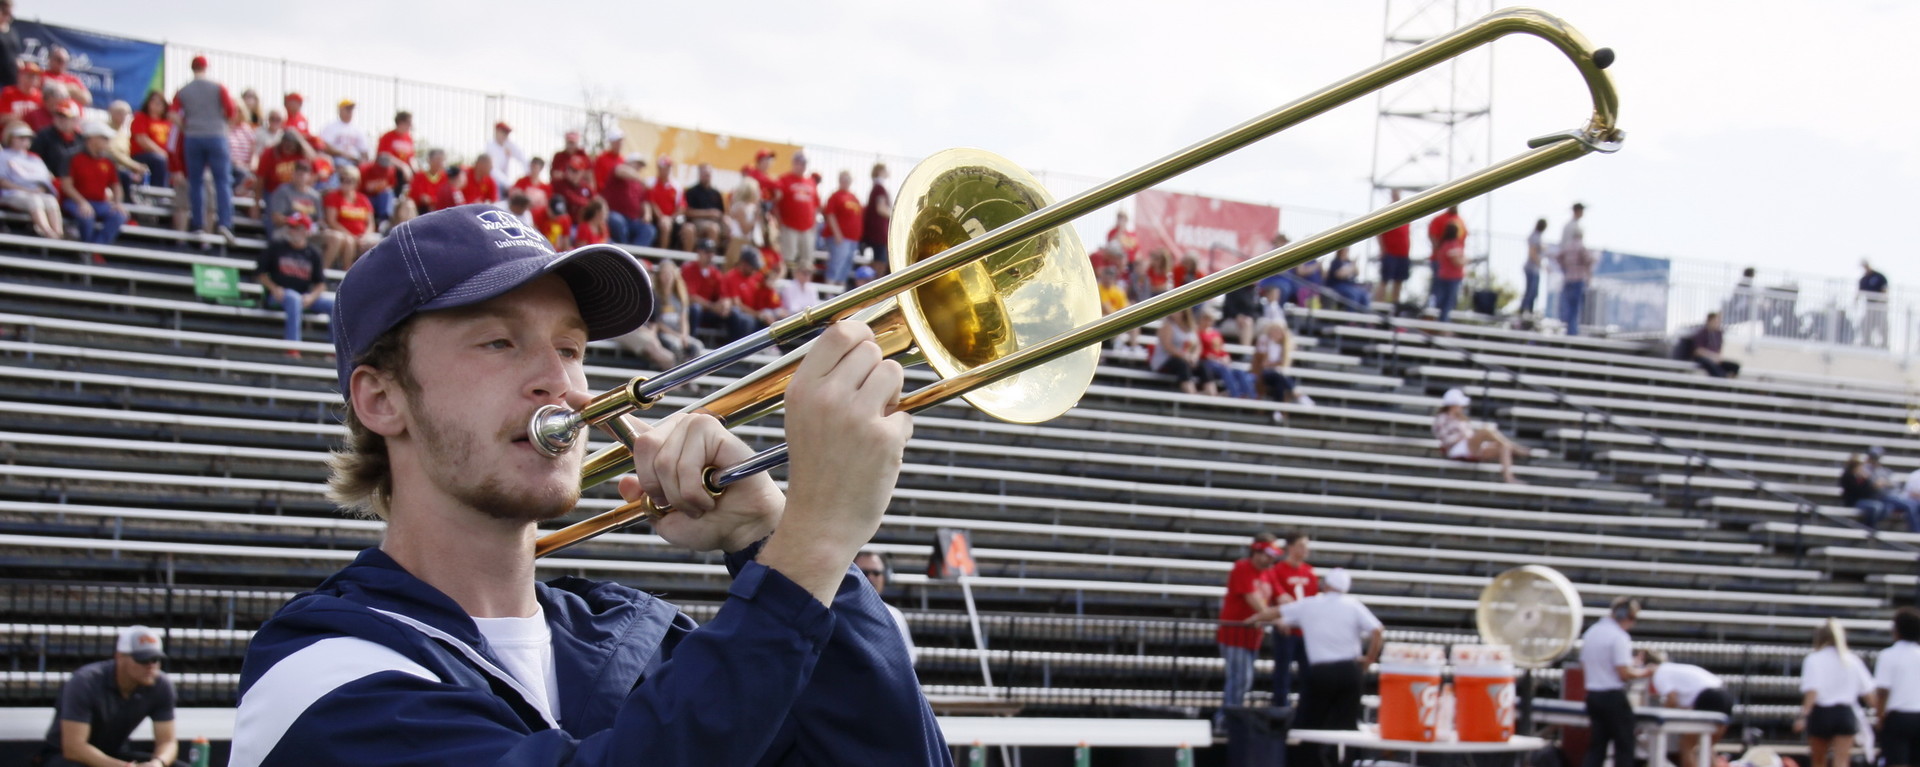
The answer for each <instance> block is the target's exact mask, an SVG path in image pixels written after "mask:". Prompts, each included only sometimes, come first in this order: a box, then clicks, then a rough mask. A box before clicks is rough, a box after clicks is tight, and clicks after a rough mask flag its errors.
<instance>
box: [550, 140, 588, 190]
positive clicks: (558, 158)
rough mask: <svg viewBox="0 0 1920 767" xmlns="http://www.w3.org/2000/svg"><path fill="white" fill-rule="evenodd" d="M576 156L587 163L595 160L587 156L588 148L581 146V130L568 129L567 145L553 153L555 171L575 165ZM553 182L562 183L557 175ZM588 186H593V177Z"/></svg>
mask: <svg viewBox="0 0 1920 767" xmlns="http://www.w3.org/2000/svg"><path fill="white" fill-rule="evenodd" d="M576 157H577V158H579V159H580V161H581V162H585V163H592V162H593V158H591V157H588V156H587V150H586V149H585V148H584V147H581V146H580V132H579V131H567V135H566V146H565V147H562V148H561V149H560V151H558V152H554V153H553V170H554V172H555V173H558V172H561V171H563V170H565V169H568V168H571V167H573V160H574V158H576ZM553 182H554V183H555V184H558V183H560V179H559V178H557V177H556V178H554V179H553ZM587 186H588V188H592V186H593V181H592V180H591V179H589V180H588V181H587ZM582 204H585V203H582Z"/></svg>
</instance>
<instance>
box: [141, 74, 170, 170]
mask: <svg viewBox="0 0 1920 767" xmlns="http://www.w3.org/2000/svg"><path fill="white" fill-rule="evenodd" d="M132 132H133V159H135V160H139V161H140V164H142V165H145V166H147V183H148V184H151V185H154V186H164V185H166V183H167V137H168V136H169V135H171V134H172V133H173V123H171V122H168V120H167V97H166V96H162V95H160V92H159V91H147V98H146V100H144V101H142V102H140V111H139V112H138V113H136V114H134V116H133V128H132Z"/></svg>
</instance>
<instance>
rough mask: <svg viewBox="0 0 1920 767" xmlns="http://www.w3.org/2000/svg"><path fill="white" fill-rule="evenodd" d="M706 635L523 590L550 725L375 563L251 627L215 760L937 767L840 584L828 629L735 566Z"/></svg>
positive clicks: (925, 721)
mask: <svg viewBox="0 0 1920 767" xmlns="http://www.w3.org/2000/svg"><path fill="white" fill-rule="evenodd" d="M758 548H759V547H758V546H755V547H753V548H750V549H748V550H746V551H743V552H740V553H738V554H734V555H730V556H729V557H728V558H727V564H728V569H729V570H730V571H732V572H733V573H734V574H735V575H734V580H733V584H732V586H731V588H729V590H728V598H727V600H726V602H725V603H724V604H723V605H722V606H721V608H720V610H719V612H718V614H716V615H715V616H714V618H713V620H712V621H711V622H709V623H707V624H706V625H704V626H700V627H698V628H696V627H695V625H694V622H693V619H691V618H689V617H687V616H686V615H685V614H683V613H681V612H680V611H679V610H678V609H676V608H674V607H673V606H672V605H669V604H667V603H665V602H663V601H661V600H659V599H656V598H654V597H653V596H651V595H648V594H644V593H641V592H639V591H635V590H633V589H630V588H627V587H625V586H621V585H619V584H614V583H603V582H596V581H588V580H584V579H581V578H574V577H562V578H557V579H554V580H552V581H550V582H547V583H544V584H535V593H536V595H537V597H538V599H539V600H540V605H541V607H542V608H543V609H544V610H545V613H546V618H547V623H548V624H549V625H550V627H551V629H552V634H553V653H554V666H555V670H556V676H557V678H558V681H559V688H558V691H557V693H556V695H557V697H558V699H559V702H560V705H559V711H558V712H557V715H558V716H559V718H560V721H558V722H552V721H548V720H547V718H546V715H545V714H543V713H542V712H541V710H540V709H538V708H536V707H534V706H533V705H532V704H530V703H528V702H527V701H528V695H527V693H526V692H525V690H524V688H522V687H521V686H520V684H519V683H518V682H517V681H515V680H514V679H513V677H512V676H511V675H509V674H507V673H506V672H504V671H502V670H501V669H502V668H503V667H502V665H501V664H500V662H499V660H498V658H496V657H494V656H493V654H492V652H491V651H490V650H489V648H488V645H487V642H486V640H485V638H484V637H482V636H481V634H480V632H479V629H478V628H476V627H475V625H474V622H473V620H472V618H470V617H468V616H467V614H466V612H465V611H463V610H461V609H460V606H459V605H458V604H456V603H454V601H453V600H452V599H451V598H449V597H447V596H446V595H445V594H442V593H441V592H440V591H439V590H437V589H435V588H433V587H432V586H429V585H427V584H426V583H424V582H422V581H420V580H419V579H418V578H415V577H413V576H412V575H411V574H409V573H408V572H407V571H406V570H405V569H403V568H402V567H401V566H400V565H399V564H398V563H396V562H394V561H393V559H392V558H391V557H388V556H387V555H386V554H385V553H384V552H381V551H380V550H379V549H367V550H366V551H363V552H361V553H360V556H359V557H358V558H356V559H355V560H354V562H353V564H351V565H348V566H347V567H346V569H344V570H341V571H340V572H339V573H336V574H335V575H334V576H333V577H331V578H329V579H327V581H326V582H325V583H323V584H321V586H320V587H319V588H318V589H316V590H315V591H313V592H310V593H306V594H302V595H300V596H298V597H296V598H294V600H293V601H291V602H289V603H288V604H287V605H286V606H285V607H283V608H281V610H280V611H279V613H277V614H276V615H274V617H273V618H272V619H271V620H269V621H268V622H267V623H266V625H265V626H262V627H261V629H260V631H259V633H258V634H256V635H255V636H254V639H253V643H252V644H251V645H250V646H249V647H248V648H247V659H246V664H245V666H244V667H243V668H242V671H241V675H240V711H239V715H238V717H237V721H236V724H235V732H234V745H233V760H232V764H233V765H235V766H236V767H250V766H251V765H348V764H351V765H359V766H367V767H378V766H380V765H403V764H405V765H460V766H461V767H467V766H468V765H511V766H513V767H520V766H522V765H526V766H532V765H616V764H618V765H689V766H692V765H698V766H699V767H727V766H729V765H739V766H740V767H747V766H749V765H815V764H820V765H825V764H884V765H950V764H951V763H952V761H951V759H950V757H949V755H948V752H947V749H946V746H945V742H944V739H943V738H942V736H941V733H940V730H939V726H938V724H937V723H936V722H935V720H934V718H933V712H932V711H931V709H929V708H928V706H927V701H926V698H925V697H924V696H923V695H922V694H921V692H920V685H919V683H918V681H917V680H916V679H915V678H914V675H913V665H912V662H911V661H910V660H908V657H907V651H906V646H905V643H904V642H903V641H902V640H901V638H900V634H899V630H898V628H896V627H895V625H894V623H893V619H892V618H891V617H890V616H889V615H888V614H887V611H886V609H885V607H884V606H883V605H882V604H881V602H880V598H879V595H877V594H875V593H874V591H873V588H872V587H871V586H869V585H868V584H867V583H866V580H865V579H864V578H863V577H862V576H861V574H860V572H859V571H858V570H854V569H852V568H849V569H848V572H847V575H846V577H845V578H844V579H843V580H842V582H841V584H840V589H839V592H838V594H837V595H836V596H835V597H834V604H833V609H832V610H831V611H829V610H828V609H827V608H826V607H825V606H823V605H821V604H820V603H819V602H818V601H817V600H815V599H814V598H813V597H812V595H810V594H808V593H807V591H806V590H805V589H802V588H801V587H800V586H799V585H797V584H795V583H793V582H792V581H790V580H788V579H787V578H786V577H785V576H783V575H781V574H780V573H778V572H776V571H774V570H772V569H769V568H767V567H765V566H764V565H761V564H759V563H757V562H753V561H751V558H752V556H753V554H754V553H755V552H757V551H758Z"/></svg>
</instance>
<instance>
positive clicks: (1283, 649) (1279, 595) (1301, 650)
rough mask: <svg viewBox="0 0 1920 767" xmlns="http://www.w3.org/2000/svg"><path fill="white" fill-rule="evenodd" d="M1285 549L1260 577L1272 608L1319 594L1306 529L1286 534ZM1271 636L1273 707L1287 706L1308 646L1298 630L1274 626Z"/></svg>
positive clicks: (1304, 663) (1311, 543)
mask: <svg viewBox="0 0 1920 767" xmlns="http://www.w3.org/2000/svg"><path fill="white" fill-rule="evenodd" d="M1284 542H1285V544H1286V548H1285V549H1284V550H1283V551H1284V554H1283V555H1282V557H1281V559H1280V561H1279V562H1275V563H1274V565H1273V567H1271V568H1269V569H1268V570H1267V571H1266V572H1265V573H1263V574H1262V575H1263V576H1264V577H1265V578H1266V579H1267V585H1268V588H1269V590H1270V593H1271V594H1272V597H1271V598H1270V599H1269V602H1270V603H1271V604H1272V605H1273V606H1274V607H1279V606H1280V605H1284V604H1287V603H1289V602H1297V601H1299V600H1302V599H1306V598H1307V597H1311V596H1315V595H1318V594H1319V593H1320V578H1319V577H1318V576H1316V575H1314V573H1313V565H1310V564H1307V554H1309V553H1310V552H1311V551H1312V547H1313V541H1312V539H1311V538H1309V537H1308V536H1307V531H1305V530H1294V531H1292V532H1289V533H1287V537H1286V538H1285V541H1284ZM1271 633H1272V635H1273V659H1274V660H1273V700H1274V705H1276V706H1283V705H1286V700H1287V696H1288V695H1291V694H1292V693H1293V671H1294V669H1293V666H1294V664H1296V663H1297V664H1299V670H1300V671H1302V672H1304V671H1306V670H1307V664H1308V663H1310V662H1311V661H1310V660H1308V658H1307V643H1306V641H1305V640H1303V639H1302V638H1301V635H1300V629H1298V628H1290V629H1286V630H1282V629H1280V628H1279V627H1274V628H1273V629H1272V631H1271Z"/></svg>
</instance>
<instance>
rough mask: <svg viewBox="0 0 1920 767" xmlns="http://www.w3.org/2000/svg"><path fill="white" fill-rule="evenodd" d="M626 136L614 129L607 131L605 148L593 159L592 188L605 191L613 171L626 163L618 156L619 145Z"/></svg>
mask: <svg viewBox="0 0 1920 767" xmlns="http://www.w3.org/2000/svg"><path fill="white" fill-rule="evenodd" d="M626 138H627V134H625V133H621V132H620V129H618V128H615V129H613V130H610V131H607V146H606V148H605V149H604V150H602V151H601V152H600V154H598V155H596V156H595V157H594V158H593V188H595V189H606V188H607V179H608V178H609V177H611V176H613V169H615V168H618V167H620V166H621V165H623V164H625V163H626V162H627V158H626V157H623V156H622V155H621V154H620V145H621V144H622V143H625V141H626Z"/></svg>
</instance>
